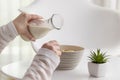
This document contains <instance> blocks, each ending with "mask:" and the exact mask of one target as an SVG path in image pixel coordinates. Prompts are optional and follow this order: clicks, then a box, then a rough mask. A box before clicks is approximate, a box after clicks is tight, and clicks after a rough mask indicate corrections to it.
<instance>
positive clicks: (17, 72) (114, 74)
mask: <svg viewBox="0 0 120 80" xmlns="http://www.w3.org/2000/svg"><path fill="white" fill-rule="evenodd" d="M87 59H88V58H87V56H86V54H84V55H83V57H82V59H81V61H80V64H79V65H78V66H77V67H76V68H75V69H73V70H66V71H65V70H56V71H55V72H54V74H53V78H52V80H120V57H112V58H111V59H110V60H109V62H108V66H107V67H108V70H107V72H106V73H107V74H106V77H101V78H95V77H91V76H89V73H88V68H87V62H88V60H87ZM27 63H28V62H25V61H23V62H22V61H21V62H16V63H12V64H9V65H7V66H4V67H3V68H2V71H3V72H5V73H6V74H7V75H10V76H13V77H18V78H21V77H23V76H24V73H25V72H26V69H27V68H28V67H29V64H27Z"/></svg>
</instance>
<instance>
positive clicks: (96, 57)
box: [88, 49, 108, 77]
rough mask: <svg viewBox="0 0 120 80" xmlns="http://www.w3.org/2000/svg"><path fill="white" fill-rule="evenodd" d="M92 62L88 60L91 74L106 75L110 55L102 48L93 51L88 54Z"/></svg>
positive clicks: (95, 75) (96, 75)
mask: <svg viewBox="0 0 120 80" xmlns="http://www.w3.org/2000/svg"><path fill="white" fill-rule="evenodd" d="M88 58H89V60H90V62H88V70H89V73H90V75H91V76H94V77H104V76H105V74H106V62H107V61H108V55H106V53H105V52H101V50H100V49H97V50H96V51H91V54H90V56H88Z"/></svg>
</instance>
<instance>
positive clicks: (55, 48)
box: [42, 40, 61, 56]
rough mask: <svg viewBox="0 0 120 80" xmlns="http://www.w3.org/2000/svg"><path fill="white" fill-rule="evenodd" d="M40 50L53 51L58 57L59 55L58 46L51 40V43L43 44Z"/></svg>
mask: <svg viewBox="0 0 120 80" xmlns="http://www.w3.org/2000/svg"><path fill="white" fill-rule="evenodd" d="M42 48H47V49H50V50H52V51H54V52H55V53H56V54H57V55H58V56H60V55H61V51H60V45H59V44H58V42H57V41H55V40H52V41H49V42H47V43H45V44H43V46H42Z"/></svg>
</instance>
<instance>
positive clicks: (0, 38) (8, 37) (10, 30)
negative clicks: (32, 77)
mask: <svg viewBox="0 0 120 80" xmlns="http://www.w3.org/2000/svg"><path fill="white" fill-rule="evenodd" d="M17 35H18V33H17V30H16V28H15V26H14V24H13V23H12V22H10V23H8V24H7V25H4V26H1V27H0V53H1V51H2V50H3V49H4V48H5V47H6V46H7V44H8V43H9V42H10V41H12V40H13V39H14V38H15V37H16V36H17Z"/></svg>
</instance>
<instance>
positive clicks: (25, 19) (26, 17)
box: [13, 13, 42, 41]
mask: <svg viewBox="0 0 120 80" xmlns="http://www.w3.org/2000/svg"><path fill="white" fill-rule="evenodd" d="M36 19H42V17H41V16H38V15H34V14H26V13H21V14H20V15H19V16H18V17H17V18H16V19H15V20H14V21H13V23H14V25H15V27H16V30H17V32H18V33H19V34H20V35H23V36H25V37H27V38H28V39H29V40H31V41H35V38H34V37H33V36H32V34H31V33H30V32H29V29H28V23H29V22H30V21H31V20H36Z"/></svg>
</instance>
